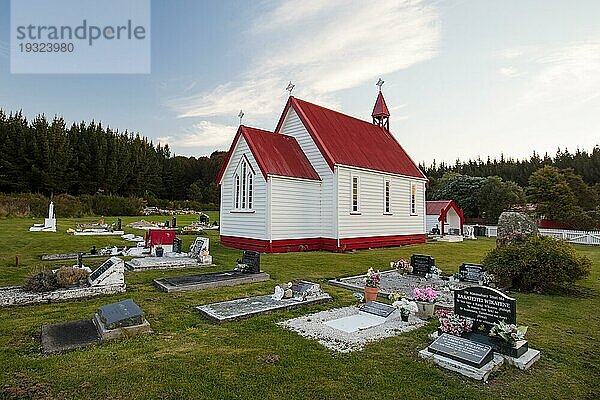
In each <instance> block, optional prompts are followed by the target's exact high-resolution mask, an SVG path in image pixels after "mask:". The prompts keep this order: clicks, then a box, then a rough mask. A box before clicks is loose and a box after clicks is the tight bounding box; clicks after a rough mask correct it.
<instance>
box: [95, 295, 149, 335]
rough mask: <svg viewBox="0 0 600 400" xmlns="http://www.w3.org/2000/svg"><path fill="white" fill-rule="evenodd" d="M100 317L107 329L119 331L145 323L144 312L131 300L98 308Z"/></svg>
mask: <svg viewBox="0 0 600 400" xmlns="http://www.w3.org/2000/svg"><path fill="white" fill-rule="evenodd" d="M97 312H98V316H99V317H100V320H101V321H102V323H103V324H104V326H105V328H106V329H109V330H111V329H117V328H122V327H127V326H135V325H141V324H143V323H144V312H143V311H142V310H141V309H140V307H139V306H138V305H137V304H135V302H134V301H133V300H131V299H128V300H123V301H120V302H118V303H113V304H107V305H105V306H102V307H100V308H98V311H97Z"/></svg>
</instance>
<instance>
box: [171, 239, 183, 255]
mask: <svg viewBox="0 0 600 400" xmlns="http://www.w3.org/2000/svg"><path fill="white" fill-rule="evenodd" d="M181 242H182V240H181V239H180V238H178V237H176V238H175V239H173V253H181Z"/></svg>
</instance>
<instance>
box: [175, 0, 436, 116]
mask: <svg viewBox="0 0 600 400" xmlns="http://www.w3.org/2000/svg"><path fill="white" fill-rule="evenodd" d="M249 36H250V39H249V41H250V42H251V43H253V44H254V45H256V46H257V47H258V48H266V49H267V50H265V51H262V52H260V51H259V52H258V53H257V54H256V57H255V59H254V60H253V62H252V63H251V64H250V67H249V68H248V69H247V70H246V71H245V72H244V73H243V74H242V75H241V76H239V78H237V79H236V80H235V81H230V82H225V83H222V84H220V85H218V86H217V87H215V88H214V89H212V90H209V91H206V92H202V93H198V94H194V95H191V96H181V97H178V98H173V99H170V100H168V101H167V105H168V106H169V107H171V108H172V109H173V110H175V112H176V113H177V114H178V116H179V117H203V118H206V117H214V116H225V115H226V116H229V117H231V116H234V115H237V113H238V112H239V110H240V109H243V110H244V112H245V113H246V115H247V116H249V117H251V118H255V117H257V118H260V117H261V116H267V115H271V116H272V115H273V113H276V112H277V111H279V110H280V109H281V105H282V102H283V101H285V97H286V95H287V93H286V92H285V91H284V90H283V89H284V88H285V86H286V84H287V82H288V80H290V79H291V80H292V81H293V82H294V83H295V84H296V88H297V90H296V91H295V92H294V95H296V96H298V97H304V98H306V99H310V100H311V101H314V102H318V103H320V104H323V105H325V106H331V105H332V104H336V100H335V97H334V96H333V93H334V92H336V91H339V90H342V89H348V88H352V87H356V86H359V85H361V84H363V83H365V82H369V81H374V80H376V78H377V77H379V76H385V75H386V74H390V73H392V72H395V71H398V70H401V69H404V68H407V67H409V66H411V65H414V64H416V63H418V62H421V61H424V60H427V59H430V58H432V57H434V56H435V54H436V53H437V48H438V44H439V36H440V26H439V16H438V13H437V12H436V10H435V9H434V8H433V7H431V6H427V5H425V4H423V2H422V1H420V0H404V1H397V0H383V1H377V2H369V3H368V4H366V3H365V2H364V1H337V0H335V1H328V2H321V1H316V0H309V1H303V2H298V1H296V0H288V1H285V2H283V3H281V4H278V5H277V6H276V7H275V8H273V9H271V10H269V11H267V12H266V13H264V14H263V15H261V16H259V17H258V18H257V19H256V20H255V21H254V23H253V25H252V26H251V30H250V32H249Z"/></svg>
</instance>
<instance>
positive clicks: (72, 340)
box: [42, 319, 101, 354]
mask: <svg viewBox="0 0 600 400" xmlns="http://www.w3.org/2000/svg"><path fill="white" fill-rule="evenodd" d="M100 341H101V337H100V334H99V332H98V330H97V329H96V326H95V325H94V322H92V320H91V319H83V320H79V321H71V322H65V323H62V324H52V325H44V326H42V352H43V353H44V354H53V353H61V352H64V351H69V350H75V349H80V348H83V347H87V346H89V345H91V344H95V343H100Z"/></svg>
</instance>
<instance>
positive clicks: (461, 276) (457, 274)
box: [452, 272, 465, 281]
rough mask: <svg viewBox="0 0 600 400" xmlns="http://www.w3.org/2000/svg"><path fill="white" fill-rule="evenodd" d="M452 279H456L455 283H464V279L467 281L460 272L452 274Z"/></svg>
mask: <svg viewBox="0 0 600 400" xmlns="http://www.w3.org/2000/svg"><path fill="white" fill-rule="evenodd" d="M452 278H454V280H455V281H462V280H463V279H465V276H464V275H463V274H461V273H460V272H455V273H453V274H452Z"/></svg>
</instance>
